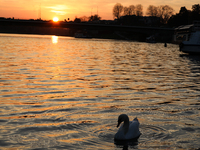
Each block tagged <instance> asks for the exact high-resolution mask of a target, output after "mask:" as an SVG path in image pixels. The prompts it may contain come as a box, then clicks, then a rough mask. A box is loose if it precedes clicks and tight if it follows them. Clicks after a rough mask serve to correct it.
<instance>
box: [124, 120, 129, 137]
mask: <svg viewBox="0 0 200 150" xmlns="http://www.w3.org/2000/svg"><path fill="white" fill-rule="evenodd" d="M123 128H124V135H126V133H127V132H128V129H129V119H128V120H126V121H124V125H123Z"/></svg>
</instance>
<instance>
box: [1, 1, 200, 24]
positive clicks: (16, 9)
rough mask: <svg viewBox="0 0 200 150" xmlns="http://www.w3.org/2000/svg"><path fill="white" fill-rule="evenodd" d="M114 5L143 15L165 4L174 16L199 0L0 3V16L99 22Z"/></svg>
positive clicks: (110, 18)
mask: <svg viewBox="0 0 200 150" xmlns="http://www.w3.org/2000/svg"><path fill="white" fill-rule="evenodd" d="M116 3H121V4H122V5H123V6H127V7H128V6H130V5H137V4H142V6H143V12H144V15H145V13H146V9H147V7H148V6H149V5H154V6H159V5H169V6H171V7H172V8H173V9H174V10H175V13H178V12H179V10H180V8H181V7H183V6H185V7H186V8H187V9H188V10H191V8H192V5H194V4H199V3H200V1H199V0H191V1H188V0H181V1H180V0H170V1H168V0H164V1H163V0H151V1H149V0H140V1H130V0H117V1H116V0H85V1H82V0H56V1H55V0H0V6H1V8H0V17H5V18H9V17H10V18H13V17H14V18H15V19H38V18H41V19H43V20H52V18H53V17H54V16H57V17H58V18H59V20H60V21H62V20H64V19H66V20H68V18H69V19H70V20H74V19H75V18H76V17H82V16H87V17H89V16H91V15H94V14H98V15H99V16H100V17H101V18H102V20H104V19H106V20H113V15H112V9H113V6H114V5H115V4H116Z"/></svg>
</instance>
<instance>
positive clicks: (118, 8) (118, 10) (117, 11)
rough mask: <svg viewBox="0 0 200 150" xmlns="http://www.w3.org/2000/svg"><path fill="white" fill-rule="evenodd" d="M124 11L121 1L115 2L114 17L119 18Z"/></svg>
mask: <svg viewBox="0 0 200 150" xmlns="http://www.w3.org/2000/svg"><path fill="white" fill-rule="evenodd" d="M122 11H123V6H122V5H121V4H120V3H117V4H115V6H114V7H113V17H114V18H117V19H119V18H120V16H121V13H122Z"/></svg>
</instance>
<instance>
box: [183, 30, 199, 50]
mask: <svg viewBox="0 0 200 150" xmlns="http://www.w3.org/2000/svg"><path fill="white" fill-rule="evenodd" d="M179 47H180V51H182V52H185V53H199V54H200V31H196V32H193V33H191V35H190V38H189V40H188V41H182V42H181V43H180V45H179Z"/></svg>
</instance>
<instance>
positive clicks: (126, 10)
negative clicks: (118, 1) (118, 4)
mask: <svg viewBox="0 0 200 150" xmlns="http://www.w3.org/2000/svg"><path fill="white" fill-rule="evenodd" d="M124 15H125V16H126V15H128V16H131V15H135V6H134V5H130V6H129V7H124Z"/></svg>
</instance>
